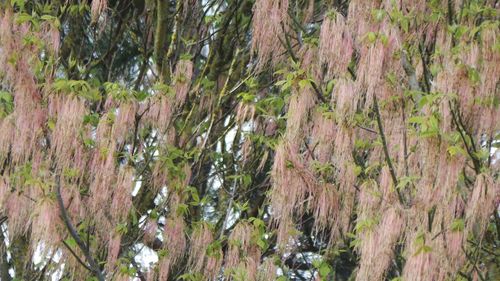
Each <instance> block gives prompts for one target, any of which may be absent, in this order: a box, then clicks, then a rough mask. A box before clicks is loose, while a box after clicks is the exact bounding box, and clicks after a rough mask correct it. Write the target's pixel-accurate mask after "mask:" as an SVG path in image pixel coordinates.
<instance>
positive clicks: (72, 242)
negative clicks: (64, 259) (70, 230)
mask: <svg viewBox="0 0 500 281" xmlns="http://www.w3.org/2000/svg"><path fill="white" fill-rule="evenodd" d="M64 242H65V243H66V244H67V245H68V246H69V247H70V248H71V249H73V250H74V249H75V248H76V247H77V244H76V241H75V239H73V238H72V237H70V238H68V239H66V240H64Z"/></svg>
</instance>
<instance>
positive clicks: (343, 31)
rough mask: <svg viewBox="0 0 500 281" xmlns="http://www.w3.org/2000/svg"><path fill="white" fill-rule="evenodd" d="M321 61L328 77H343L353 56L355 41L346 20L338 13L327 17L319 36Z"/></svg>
mask: <svg viewBox="0 0 500 281" xmlns="http://www.w3.org/2000/svg"><path fill="white" fill-rule="evenodd" d="M319 42H320V43H319V58H320V59H319V60H320V63H321V64H326V65H327V69H328V70H327V72H328V75H329V76H330V78H331V77H333V76H335V77H336V76H341V75H342V76H343V75H344V73H345V72H347V67H348V65H349V62H350V61H351V57H352V54H353V41H352V38H351V34H350V33H349V30H348V26H347V24H346V20H345V18H344V17H343V16H342V15H341V14H340V13H337V12H332V13H331V14H329V15H327V16H325V19H324V21H323V24H322V25H321V31H320V35H319Z"/></svg>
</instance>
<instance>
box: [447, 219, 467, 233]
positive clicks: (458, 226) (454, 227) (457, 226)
mask: <svg viewBox="0 0 500 281" xmlns="http://www.w3.org/2000/svg"><path fill="white" fill-rule="evenodd" d="M464 228H465V222H464V220H463V219H455V220H453V222H452V223H451V226H450V229H451V231H453V232H458V231H463V230H464Z"/></svg>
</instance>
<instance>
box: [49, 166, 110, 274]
mask: <svg viewBox="0 0 500 281" xmlns="http://www.w3.org/2000/svg"><path fill="white" fill-rule="evenodd" d="M56 196H57V203H58V204H59V210H60V213H61V218H62V219H63V222H64V225H65V226H66V228H67V229H68V232H69V234H70V235H71V237H73V239H74V240H75V242H76V244H77V245H78V247H79V248H80V250H81V251H82V252H83V254H84V255H85V259H87V262H88V263H89V267H90V270H91V271H92V272H93V273H94V274H95V276H96V277H97V279H98V280H99V281H104V276H103V275H102V272H101V269H100V268H99V265H98V264H97V263H96V261H95V260H94V258H93V257H92V255H91V254H90V250H89V248H88V246H87V245H85V243H84V242H83V241H82V239H81V238H80V236H79V235H78V232H77V231H76V229H75V227H74V226H73V224H72V223H71V219H70V217H69V215H68V212H67V210H66V208H65V207H64V202H63V199H62V196H61V178H60V176H59V175H57V176H56Z"/></svg>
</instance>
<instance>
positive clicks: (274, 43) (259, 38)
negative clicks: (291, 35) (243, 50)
mask: <svg viewBox="0 0 500 281" xmlns="http://www.w3.org/2000/svg"><path fill="white" fill-rule="evenodd" d="M288 5H289V3H288V0H277V1H273V0H257V1H256V3H255V5H254V16H253V18H254V19H253V21H252V30H253V31H252V52H257V54H258V55H257V61H258V62H257V65H258V67H260V68H262V67H263V66H264V65H265V64H266V63H267V62H268V61H269V60H271V62H272V63H273V64H277V63H278V62H279V61H280V60H282V58H283V56H282V54H283V51H284V47H283V45H282V44H281V42H280V40H279V39H278V38H279V37H278V36H281V35H282V34H283V31H282V26H284V27H285V28H287V26H288Z"/></svg>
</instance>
